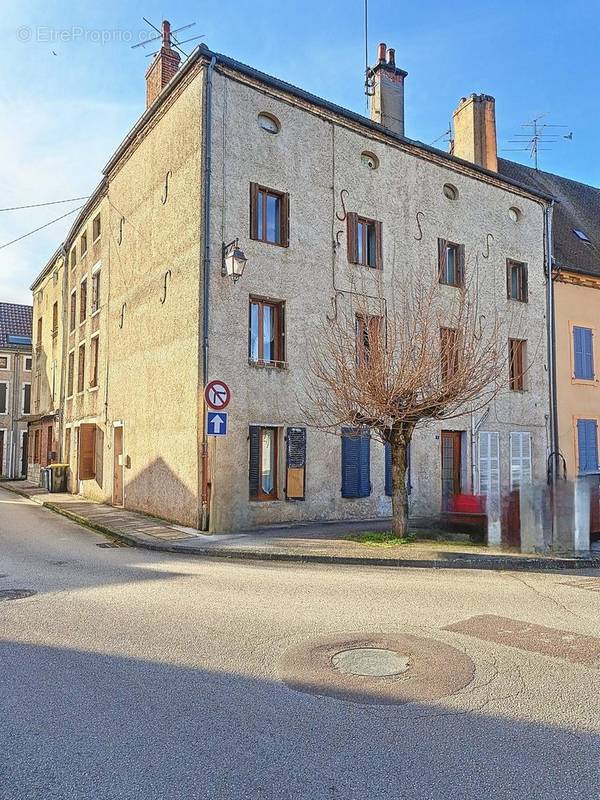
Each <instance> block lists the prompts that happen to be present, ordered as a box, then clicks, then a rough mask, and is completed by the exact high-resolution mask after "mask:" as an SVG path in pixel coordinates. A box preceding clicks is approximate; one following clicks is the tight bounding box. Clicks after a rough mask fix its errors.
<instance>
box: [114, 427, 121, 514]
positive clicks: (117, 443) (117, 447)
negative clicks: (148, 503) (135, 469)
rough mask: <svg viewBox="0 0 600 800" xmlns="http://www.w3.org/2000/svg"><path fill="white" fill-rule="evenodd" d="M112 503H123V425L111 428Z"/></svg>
mask: <svg viewBox="0 0 600 800" xmlns="http://www.w3.org/2000/svg"><path fill="white" fill-rule="evenodd" d="M113 459H114V460H113V505H114V506H122V505H123V426H119V427H118V428H113Z"/></svg>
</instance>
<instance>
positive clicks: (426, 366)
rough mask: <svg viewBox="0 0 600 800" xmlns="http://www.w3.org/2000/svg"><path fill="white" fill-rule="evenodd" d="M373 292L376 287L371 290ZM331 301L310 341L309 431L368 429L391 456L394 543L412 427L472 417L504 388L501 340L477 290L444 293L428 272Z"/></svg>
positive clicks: (403, 523)
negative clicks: (388, 295)
mask: <svg viewBox="0 0 600 800" xmlns="http://www.w3.org/2000/svg"><path fill="white" fill-rule="evenodd" d="M378 283H379V285H381V281H378ZM393 294H394V300H393V305H392V304H388V303H387V302H386V300H385V298H384V297H383V290H382V289H379V291H378V292H377V293H376V294H375V295H371V296H368V295H367V294H366V292H365V287H362V290H361V291H354V290H353V291H345V292H338V293H337V294H336V297H335V300H334V306H335V310H334V313H333V315H331V316H329V317H328V318H327V319H326V320H325V321H324V322H323V324H322V325H321V326H320V327H319V329H317V330H315V331H314V332H313V333H312V335H311V337H310V341H309V345H308V347H309V367H310V368H309V373H308V378H307V382H306V387H305V388H306V395H307V398H308V405H307V406H306V407H305V408H304V411H305V414H306V415H307V417H308V420H309V424H312V425H314V426H316V427H319V428H321V429H325V430H329V431H331V432H336V433H339V432H340V430H341V428H342V427H344V426H348V427H351V428H356V429H359V430H360V429H361V428H362V429H365V428H368V429H370V431H371V433H372V435H374V436H375V437H376V438H378V439H379V440H380V441H381V442H383V443H388V444H389V445H390V448H391V464H392V472H391V478H392V510H393V533H394V534H395V535H396V536H398V537H403V536H405V535H406V532H407V526H408V494H407V488H406V471H407V451H408V446H409V444H410V441H411V438H412V435H413V432H414V430H415V428H416V427H417V426H421V425H425V424H427V423H428V422H431V421H439V420H447V419H451V418H453V417H458V416H462V415H464V414H465V413H469V412H470V413H473V412H474V411H476V410H477V409H479V408H482V407H483V406H485V405H487V404H488V403H489V402H490V401H491V400H492V398H493V397H494V396H495V395H496V394H497V393H498V390H499V386H500V378H501V376H503V383H506V379H507V376H506V374H504V373H505V370H506V364H507V361H508V354H507V339H506V336H505V335H503V334H502V332H501V327H503V325H501V323H500V321H499V320H498V318H497V317H496V318H495V319H490V318H489V317H488V318H487V319H486V318H485V316H484V315H483V314H482V313H481V310H480V307H479V303H478V297H477V291H476V287H475V290H473V288H469V287H467V288H463V289H459V288H456V289H447V288H444V289H442V288H441V287H440V285H439V281H438V279H437V276H435V279H433V280H432V279H431V272H430V271H429V270H427V271H426V274H425V273H421V274H420V276H419V275H415V276H413V278H412V280H411V281H410V282H404V284H403V285H402V286H401V287H399V286H398V284H397V282H396V281H394V288H393Z"/></svg>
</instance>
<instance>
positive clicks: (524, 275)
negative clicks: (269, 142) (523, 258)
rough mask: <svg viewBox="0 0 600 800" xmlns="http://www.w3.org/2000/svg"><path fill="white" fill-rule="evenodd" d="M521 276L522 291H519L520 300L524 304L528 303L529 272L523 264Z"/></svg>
mask: <svg viewBox="0 0 600 800" xmlns="http://www.w3.org/2000/svg"><path fill="white" fill-rule="evenodd" d="M521 275H522V280H523V285H522V291H521V299H522V300H523V302H524V303H528V302H529V270H528V269H527V264H523V267H522V272H521Z"/></svg>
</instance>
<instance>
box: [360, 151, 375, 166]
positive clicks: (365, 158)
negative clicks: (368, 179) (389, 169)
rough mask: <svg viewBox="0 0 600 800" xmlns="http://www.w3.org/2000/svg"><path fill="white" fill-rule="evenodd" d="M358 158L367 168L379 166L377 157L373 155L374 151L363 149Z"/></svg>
mask: <svg viewBox="0 0 600 800" xmlns="http://www.w3.org/2000/svg"><path fill="white" fill-rule="evenodd" d="M360 160H361V162H362V163H363V164H364V165H365V167H368V168H369V169H377V167H378V166H379V159H378V158H377V156H376V155H375V153H370V152H369V151H368V150H364V151H363V152H362V153H361V154H360Z"/></svg>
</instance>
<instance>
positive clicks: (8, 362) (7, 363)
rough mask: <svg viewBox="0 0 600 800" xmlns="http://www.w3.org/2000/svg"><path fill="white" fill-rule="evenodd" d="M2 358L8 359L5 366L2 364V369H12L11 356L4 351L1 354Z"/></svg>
mask: <svg viewBox="0 0 600 800" xmlns="http://www.w3.org/2000/svg"><path fill="white" fill-rule="evenodd" d="M0 359H6V364H5V365H4V366H1V365H0V369H1V370H9V369H10V356H9V355H6V354H5V353H2V355H0Z"/></svg>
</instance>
